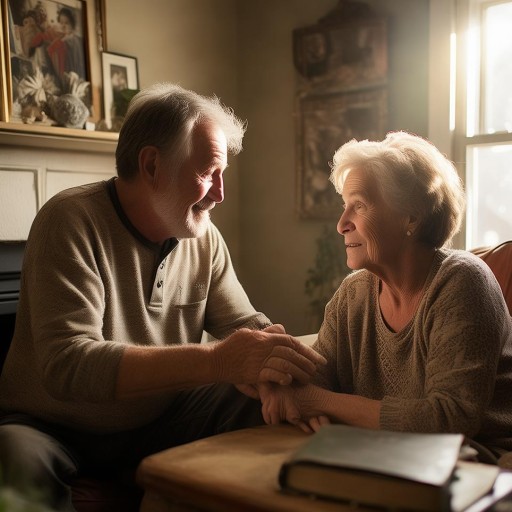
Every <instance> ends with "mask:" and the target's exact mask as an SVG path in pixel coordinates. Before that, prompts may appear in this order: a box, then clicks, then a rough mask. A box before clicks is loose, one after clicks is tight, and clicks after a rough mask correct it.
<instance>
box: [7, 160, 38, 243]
mask: <svg viewBox="0 0 512 512" xmlns="http://www.w3.org/2000/svg"><path fill="white" fill-rule="evenodd" d="M37 173H38V170H37V169H24V168H7V167H2V166H0V240H26V239H27V236H28V232H29V230H30V226H31V224H32V220H33V219H34V216H35V214H36V212H37V210H38V205H39V199H38V196H37Z"/></svg>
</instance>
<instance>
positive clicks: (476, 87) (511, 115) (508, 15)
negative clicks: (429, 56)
mask: <svg viewBox="0 0 512 512" xmlns="http://www.w3.org/2000/svg"><path fill="white" fill-rule="evenodd" d="M455 6H456V9H455V12H456V26H455V38H454V40H453V42H454V43H455V45H456V50H455V51H454V52H453V55H455V56H456V70H457V71H456V80H455V83H456V86H455V87H454V88H453V89H452V90H453V94H454V97H452V105H453V106H454V113H455V117H454V120H453V123H454V124H453V126H452V128H453V130H454V132H453V135H454V152H453V155H454V158H453V159H454V160H455V161H456V162H457V163H458V164H459V171H460V172H461V174H462V176H463V178H464V180H465V185H466V191H467V198H468V207H467V213H466V226H465V246H466V247H467V248H473V247H479V246H486V245H492V244H495V243H498V242H501V241H504V240H507V239H512V58H511V55H512V1H504V0H501V1H499V0H457V2H456V4H455ZM454 78H455V77H452V80H453V79H454Z"/></svg>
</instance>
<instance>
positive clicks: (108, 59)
mask: <svg viewBox="0 0 512 512" xmlns="http://www.w3.org/2000/svg"><path fill="white" fill-rule="evenodd" d="M102 71H103V104H104V108H105V124H106V127H107V129H108V130H112V131H119V128H120V126H121V123H122V120H123V118H124V115H125V113H126V108H127V106H128V103H129V101H130V100H131V99H132V97H133V96H134V94H136V93H137V92H138V90H139V72H138V68H137V59H136V57H130V56H129V55H123V54H120V53H112V52H103V53H102Z"/></svg>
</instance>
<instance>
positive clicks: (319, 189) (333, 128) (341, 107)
mask: <svg viewBox="0 0 512 512" xmlns="http://www.w3.org/2000/svg"><path fill="white" fill-rule="evenodd" d="M297 110H298V113H297V140H298V144H297V152H298V154H297V162H298V165H297V174H298V176H297V209H298V213H299V217H300V218H302V219H315V220H335V219H337V218H338V217H339V216H340V215H341V211H342V207H341V198H340V196H339V195H338V194H337V192H336V190H335V189H334V185H333V184H332V183H331V182H330V181H329V176H330V174H331V168H330V163H331V162H332V157H333V155H334V153H335V151H336V150H337V149H338V148H339V147H340V146H341V145H342V144H344V143H345V142H348V141H349V140H351V139H358V140H360V139H370V140H379V139H382V138H383V137H384V136H385V134H386V129H387V128H386V127H387V90H386V88H376V89H370V90H360V91H350V92H339V93H331V94H320V95H303V96H300V97H299V99H298V105H297Z"/></svg>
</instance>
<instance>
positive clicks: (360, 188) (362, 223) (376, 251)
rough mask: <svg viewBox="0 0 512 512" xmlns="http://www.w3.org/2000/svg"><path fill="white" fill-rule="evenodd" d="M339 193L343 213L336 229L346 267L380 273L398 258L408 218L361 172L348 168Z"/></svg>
mask: <svg viewBox="0 0 512 512" xmlns="http://www.w3.org/2000/svg"><path fill="white" fill-rule="evenodd" d="M341 195H342V198H343V202H344V212H343V214H342V215H341V217H340V220H339V221H338V226H337V229H338V233H340V234H341V235H343V236H344V237H345V248H346V251H347V265H348V267H349V268H351V269H353V270H356V269H361V268H365V269H367V270H369V271H371V272H373V273H375V274H377V275H379V274H382V273H383V272H385V270H386V268H387V267H388V266H392V265H393V264H394V263H395V262H396V261H397V255H398V254H399V252H400V251H401V249H402V245H403V243H404V241H405V237H406V232H407V222H408V218H406V217H405V216H404V215H402V214H399V213H398V212H397V211H395V210H394V209H393V208H392V207H391V206H389V205H388V204H387V203H386V202H385V201H384V198H383V197H382V194H381V192H380V190H379V188H378V187H377V186H376V185H375V182H374V180H372V179H370V176H369V175H368V174H367V173H366V172H364V171H360V170H358V169H353V170H351V171H349V173H348V175H347V176H346V179H345V183H344V184H343V190H342V194H341Z"/></svg>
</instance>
